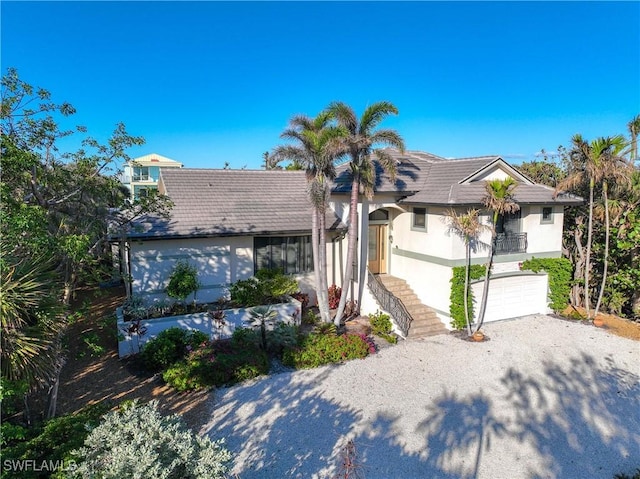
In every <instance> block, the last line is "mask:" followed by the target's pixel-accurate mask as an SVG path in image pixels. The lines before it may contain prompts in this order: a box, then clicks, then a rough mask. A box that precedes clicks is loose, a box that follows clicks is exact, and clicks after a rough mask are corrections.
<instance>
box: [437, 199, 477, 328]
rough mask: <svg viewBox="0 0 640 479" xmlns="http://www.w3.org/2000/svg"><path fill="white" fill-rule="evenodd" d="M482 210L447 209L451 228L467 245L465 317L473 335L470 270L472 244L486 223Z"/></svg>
mask: <svg viewBox="0 0 640 479" xmlns="http://www.w3.org/2000/svg"><path fill="white" fill-rule="evenodd" d="M479 215H480V210H477V209H475V208H474V209H470V210H467V212H466V213H465V214H460V213H458V212H457V211H456V210H454V209H453V208H452V209H450V210H449V211H447V213H446V221H447V223H448V224H449V230H450V231H453V232H454V233H455V234H457V235H458V236H460V238H462V241H464V246H465V274H464V319H465V321H466V323H467V333H468V334H469V336H471V321H470V319H469V305H468V302H469V270H470V268H471V248H472V244H473V243H476V242H478V237H479V236H480V233H481V232H482V230H483V229H485V228H486V226H485V225H483V224H482V222H481V221H480V216H479Z"/></svg>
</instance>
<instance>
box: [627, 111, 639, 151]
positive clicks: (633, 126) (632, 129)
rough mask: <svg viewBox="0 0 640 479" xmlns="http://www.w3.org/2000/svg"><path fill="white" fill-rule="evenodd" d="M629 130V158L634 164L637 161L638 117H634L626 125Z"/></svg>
mask: <svg viewBox="0 0 640 479" xmlns="http://www.w3.org/2000/svg"><path fill="white" fill-rule="evenodd" d="M627 127H628V128H629V134H630V135H631V141H630V144H629V146H630V150H629V158H630V159H631V162H635V161H636V160H637V159H638V134H639V133H640V115H636V116H635V117H634V118H632V119H631V121H630V122H629V123H627Z"/></svg>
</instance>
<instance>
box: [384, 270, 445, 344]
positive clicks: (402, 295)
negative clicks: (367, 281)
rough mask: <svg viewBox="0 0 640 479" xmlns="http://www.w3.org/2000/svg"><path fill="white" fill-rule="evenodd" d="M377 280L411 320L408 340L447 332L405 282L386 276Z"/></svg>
mask: <svg viewBox="0 0 640 479" xmlns="http://www.w3.org/2000/svg"><path fill="white" fill-rule="evenodd" d="M378 278H379V279H380V281H382V284H384V286H385V288H387V289H388V290H389V292H390V293H391V294H393V295H394V296H395V297H396V298H398V299H399V300H400V301H402V303H403V304H404V306H405V308H406V309H407V312H408V313H409V314H410V315H411V317H412V318H413V320H412V322H411V327H410V328H409V335H408V338H409V339H419V338H424V337H428V336H435V335H437V334H446V333H447V332H448V330H447V328H446V327H445V326H444V324H442V321H440V319H439V318H438V316H437V314H436V313H435V311H433V310H432V309H431V308H429V307H428V306H426V305H424V304H423V303H422V302H421V301H420V299H419V298H418V296H417V295H416V294H415V293H414V291H413V290H412V289H411V287H409V285H408V284H407V282H406V281H405V280H403V279H401V278H396V277H394V276H390V275H388V274H381V275H378Z"/></svg>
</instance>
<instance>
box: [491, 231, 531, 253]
mask: <svg viewBox="0 0 640 479" xmlns="http://www.w3.org/2000/svg"><path fill="white" fill-rule="evenodd" d="M526 252H527V233H498V236H496V244H495V254H497V255H498V254H511V253H526Z"/></svg>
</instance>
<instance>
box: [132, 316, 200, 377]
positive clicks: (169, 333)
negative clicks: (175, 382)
mask: <svg viewBox="0 0 640 479" xmlns="http://www.w3.org/2000/svg"><path fill="white" fill-rule="evenodd" d="M208 339H209V336H207V335H206V334H205V333H203V332H201V331H195V330H194V331H190V330H187V329H182V328H177V327H176V328H169V329H165V330H164V331H162V332H161V333H160V334H158V335H157V336H156V337H155V338H153V339H151V340H150V341H148V342H147V343H146V344H145V345H144V347H143V349H142V353H140V358H141V359H142V361H143V363H144V365H145V366H146V367H147V368H148V369H149V370H150V371H161V370H163V369H166V368H168V367H169V366H171V365H172V364H173V363H175V362H176V361H178V360H179V359H181V358H184V357H185V355H186V354H187V353H188V350H189V348H191V349H193V348H195V347H197V346H198V345H199V344H201V343H203V342H206V341H207V340H208Z"/></svg>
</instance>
